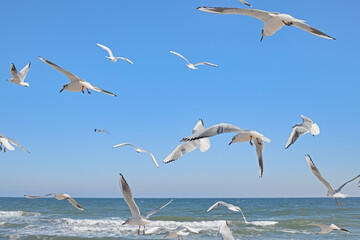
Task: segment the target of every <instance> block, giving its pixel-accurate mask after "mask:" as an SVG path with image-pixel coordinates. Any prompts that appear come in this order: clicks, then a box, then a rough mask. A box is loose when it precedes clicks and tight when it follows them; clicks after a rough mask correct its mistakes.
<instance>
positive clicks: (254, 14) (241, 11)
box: [197, 7, 277, 22]
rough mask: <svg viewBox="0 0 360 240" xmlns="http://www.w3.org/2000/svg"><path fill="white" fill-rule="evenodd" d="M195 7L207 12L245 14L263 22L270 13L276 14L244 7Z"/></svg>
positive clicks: (268, 17)
mask: <svg viewBox="0 0 360 240" xmlns="http://www.w3.org/2000/svg"><path fill="white" fill-rule="evenodd" d="M197 9H198V10H200V11H203V12H208V13H220V14H240V15H246V16H250V17H254V18H257V19H259V20H261V21H263V22H266V21H267V20H269V19H270V18H271V14H277V13H271V12H266V11H262V10H257V9H244V8H222V7H198V8H197Z"/></svg>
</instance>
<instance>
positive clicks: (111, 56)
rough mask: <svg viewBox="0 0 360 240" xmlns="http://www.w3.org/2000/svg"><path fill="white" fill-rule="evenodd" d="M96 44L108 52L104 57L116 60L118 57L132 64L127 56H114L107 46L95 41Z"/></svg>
mask: <svg viewBox="0 0 360 240" xmlns="http://www.w3.org/2000/svg"><path fill="white" fill-rule="evenodd" d="M96 45H98V46H99V47H101V48H102V49H104V50H106V51H107V52H108V53H109V57H108V56H106V58H108V59H110V61H112V62H116V61H117V60H118V59H122V60H124V61H126V62H128V63H131V64H133V62H132V61H130V60H129V59H127V58H124V57H114V55H113V53H112V51H111V50H110V48H108V47H106V46H104V45H101V44H100V43H97V44H96Z"/></svg>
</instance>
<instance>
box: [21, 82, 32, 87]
mask: <svg viewBox="0 0 360 240" xmlns="http://www.w3.org/2000/svg"><path fill="white" fill-rule="evenodd" d="M21 85H23V86H24V87H28V86H30V85H29V83H26V82H24V83H22V84H21Z"/></svg>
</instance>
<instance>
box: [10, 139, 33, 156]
mask: <svg viewBox="0 0 360 240" xmlns="http://www.w3.org/2000/svg"><path fill="white" fill-rule="evenodd" d="M8 139H9V141H10V142H11V143H12V144H15V145H16V146H18V147H19V148H21V150H23V151H25V152H27V153H30V152H29V151H28V150H26V149H25V148H24V147H23V146H21V145H20V144H19V143H18V142H17V141H15V140H14V139H12V138H8Z"/></svg>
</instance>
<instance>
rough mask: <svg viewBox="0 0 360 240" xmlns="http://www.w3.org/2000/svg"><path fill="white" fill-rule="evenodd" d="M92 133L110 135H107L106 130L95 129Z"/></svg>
mask: <svg viewBox="0 0 360 240" xmlns="http://www.w3.org/2000/svg"><path fill="white" fill-rule="evenodd" d="M94 132H97V133H107V134H110V133H109V132H108V131H106V130H100V129H97V128H95V129H94Z"/></svg>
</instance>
